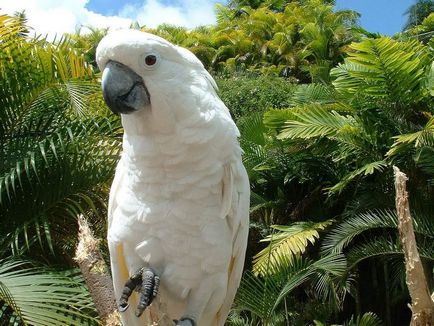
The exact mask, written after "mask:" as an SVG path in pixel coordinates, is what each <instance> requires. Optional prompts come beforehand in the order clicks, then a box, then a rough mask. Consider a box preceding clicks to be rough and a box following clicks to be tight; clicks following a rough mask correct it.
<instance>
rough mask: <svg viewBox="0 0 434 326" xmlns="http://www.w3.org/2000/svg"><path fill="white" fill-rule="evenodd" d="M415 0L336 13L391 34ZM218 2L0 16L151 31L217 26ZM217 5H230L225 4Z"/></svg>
mask: <svg viewBox="0 0 434 326" xmlns="http://www.w3.org/2000/svg"><path fill="white" fill-rule="evenodd" d="M414 1H415V0H336V4H337V6H336V7H337V9H353V10H356V11H357V12H359V13H360V14H361V15H362V16H361V18H360V23H361V25H362V26H363V27H364V28H365V29H367V30H368V31H370V32H380V33H382V34H386V35H393V34H394V33H396V32H399V31H401V29H402V26H403V25H404V23H405V21H406V17H405V16H404V12H405V11H406V9H407V8H408V7H409V6H410V5H411V4H412V3H413V2H414ZM216 2H217V0H0V8H1V9H2V12H5V13H7V14H13V13H14V12H15V11H22V10H26V14H27V17H28V19H29V24H30V26H32V27H33V28H34V30H35V32H36V34H42V35H49V36H50V35H51V36H54V35H56V34H57V35H59V34H62V33H65V32H74V31H75V30H76V28H77V26H96V27H111V28H127V27H128V26H129V25H130V23H131V21H136V20H137V21H139V23H140V24H143V25H146V26H148V27H156V26H157V25H159V24H161V23H171V24H174V25H179V26H186V27H188V28H193V27H195V26H199V25H207V24H213V23H215V15H214V7H215V3H216ZM219 2H224V3H225V2H227V0H226V1H225V0H221V1H219Z"/></svg>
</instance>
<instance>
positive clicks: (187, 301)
mask: <svg viewBox="0 0 434 326" xmlns="http://www.w3.org/2000/svg"><path fill="white" fill-rule="evenodd" d="M149 56H153V58H155V59H156V63H153V64H152V65H148V64H147V63H148V61H147V58H148V57H149ZM97 61H98V65H99V67H100V69H101V71H104V69H105V67H106V65H107V64H108V63H109V62H118V63H120V64H122V65H124V66H126V67H128V68H129V69H131V70H132V71H134V72H135V73H136V74H137V75H138V76H140V77H141V78H142V79H143V83H144V85H145V88H146V91H147V95H148V97H149V100H150V103H148V104H146V103H145V104H144V105H143V107H142V108H140V109H136V110H134V111H133V112H132V113H129V114H122V116H121V117H122V124H123V126H124V137H123V152H122V156H121V159H120V161H119V164H118V167H117V169H116V175H115V179H114V181H113V185H112V189H111V192H110V200H109V230H108V242H109V247H110V257H111V268H112V274H113V280H114V287H115V293H116V296H117V297H118V298H119V296H120V293H121V291H122V288H123V286H124V284H125V281H126V280H127V279H128V277H129V276H131V275H132V274H133V273H135V272H136V271H137V270H138V269H140V268H141V267H143V266H149V267H152V268H153V269H154V270H155V271H156V273H157V274H158V275H159V276H160V278H161V286H160V295H161V301H163V302H165V303H166V304H167V309H168V312H169V315H170V317H171V318H173V319H180V318H181V317H183V316H187V317H190V318H192V319H194V320H195V321H196V322H197V324H198V325H199V326H214V325H223V324H224V321H225V320H226V318H227V315H228V312H229V308H230V306H231V304H232V301H233V299H234V296H235V292H236V289H237V287H238V285H239V281H240V278H241V273H242V268H243V264H244V256H245V250H246V243H247V233H248V210H249V183H248V178H247V174H246V171H245V169H244V167H243V165H242V162H241V149H240V146H239V143H238V140H237V138H238V136H239V132H238V129H237V127H236V126H235V124H234V122H233V121H232V119H231V117H230V114H229V111H228V109H227V108H226V106H225V105H224V104H223V102H222V101H221V100H220V99H219V97H218V96H217V94H216V92H215V89H216V85H215V82H214V80H213V79H212V77H211V76H210V75H209V73H208V72H207V71H206V70H205V69H204V67H203V65H202V63H201V62H200V61H199V60H198V59H197V58H196V57H195V56H194V55H193V54H192V53H191V52H189V51H188V50H186V49H184V48H181V47H178V46H175V45H173V44H171V43H169V42H167V41H166V40H164V39H162V38H160V37H157V36H154V35H151V34H148V33H144V32H139V31H133V30H123V31H117V32H114V33H111V34H109V35H108V36H106V37H105V38H104V39H103V40H102V41H101V43H100V44H99V46H98V50H97ZM104 73H105V72H104ZM103 79H104V74H103ZM130 90H131V89H130ZM136 104H137V103H135V105H136ZM133 305H134V304H132V307H130V309H128V310H127V311H126V312H124V313H122V314H121V315H122V321H123V324H124V325H125V326H133V325H137V326H138V325H141V326H143V325H144V323H143V321H141V320H140V318H137V317H136V316H135V315H134V309H135V307H134V306H133Z"/></svg>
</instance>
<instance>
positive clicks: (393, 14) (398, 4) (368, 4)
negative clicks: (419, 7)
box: [336, 0, 414, 35]
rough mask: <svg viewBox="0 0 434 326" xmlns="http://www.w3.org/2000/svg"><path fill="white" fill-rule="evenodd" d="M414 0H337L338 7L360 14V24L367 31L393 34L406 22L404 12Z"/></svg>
mask: <svg viewBox="0 0 434 326" xmlns="http://www.w3.org/2000/svg"><path fill="white" fill-rule="evenodd" d="M413 3H414V0H337V1H336V7H337V8H338V9H352V10H355V11H357V12H359V13H360V14H361V15H362V16H361V18H360V24H361V25H362V26H363V27H364V28H365V29H367V30H368V31H369V32H380V33H382V34H386V35H393V34H394V33H396V32H399V31H401V30H402V27H403V25H404V24H405V22H406V17H405V16H404V12H405V11H406V10H407V8H408V7H410V6H411V5H412V4H413Z"/></svg>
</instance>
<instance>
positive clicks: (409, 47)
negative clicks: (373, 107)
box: [331, 37, 429, 107]
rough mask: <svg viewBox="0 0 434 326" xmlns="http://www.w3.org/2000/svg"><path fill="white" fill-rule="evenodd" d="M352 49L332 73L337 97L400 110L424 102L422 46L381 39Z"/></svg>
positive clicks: (427, 60)
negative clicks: (354, 97)
mask: <svg viewBox="0 0 434 326" xmlns="http://www.w3.org/2000/svg"><path fill="white" fill-rule="evenodd" d="M351 48H352V49H353V50H354V52H350V53H349V56H348V57H347V58H346V59H345V63H343V64H340V65H339V66H338V67H337V68H334V69H332V71H331V75H332V76H333V77H334V78H335V81H334V82H333V84H334V86H335V88H336V90H337V91H338V92H339V93H341V94H352V95H356V94H358V95H359V96H360V95H364V96H366V97H370V98H372V99H377V100H378V101H387V102H388V103H390V104H393V105H398V106H400V107H403V106H405V105H408V104H409V103H415V102H418V101H420V100H421V98H423V96H422V93H421V92H423V89H424V87H422V85H423V84H424V83H425V80H426V74H425V67H426V65H427V63H428V62H429V59H428V56H427V51H426V49H425V48H424V46H423V45H422V44H421V43H419V42H417V41H408V42H397V41H394V40H392V39H390V38H386V37H383V38H378V39H366V40H364V41H362V42H359V43H353V44H352V45H351Z"/></svg>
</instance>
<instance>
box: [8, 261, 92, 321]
mask: <svg viewBox="0 0 434 326" xmlns="http://www.w3.org/2000/svg"><path fill="white" fill-rule="evenodd" d="M28 266H29V264H28V263H27V262H23V261H14V260H3V261H1V265H0V305H1V307H8V308H9V309H11V311H10V312H9V313H7V314H4V315H3V317H2V321H5V322H6V323H8V324H10V325H14V322H15V323H22V324H23V325H41V326H51V325H58V324H59V323H61V324H65V325H98V324H99V323H98V321H97V320H96V319H95V318H93V317H90V314H92V313H94V308H93V305H92V299H91V297H90V295H89V293H88V292H87V290H86V289H85V288H84V287H83V284H82V283H79V282H77V280H76V279H74V278H71V277H70V276H67V275H68V274H70V273H69V272H67V273H62V272H54V271H49V270H45V269H41V268H36V267H28ZM0 310H2V311H5V310H4V309H0Z"/></svg>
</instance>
